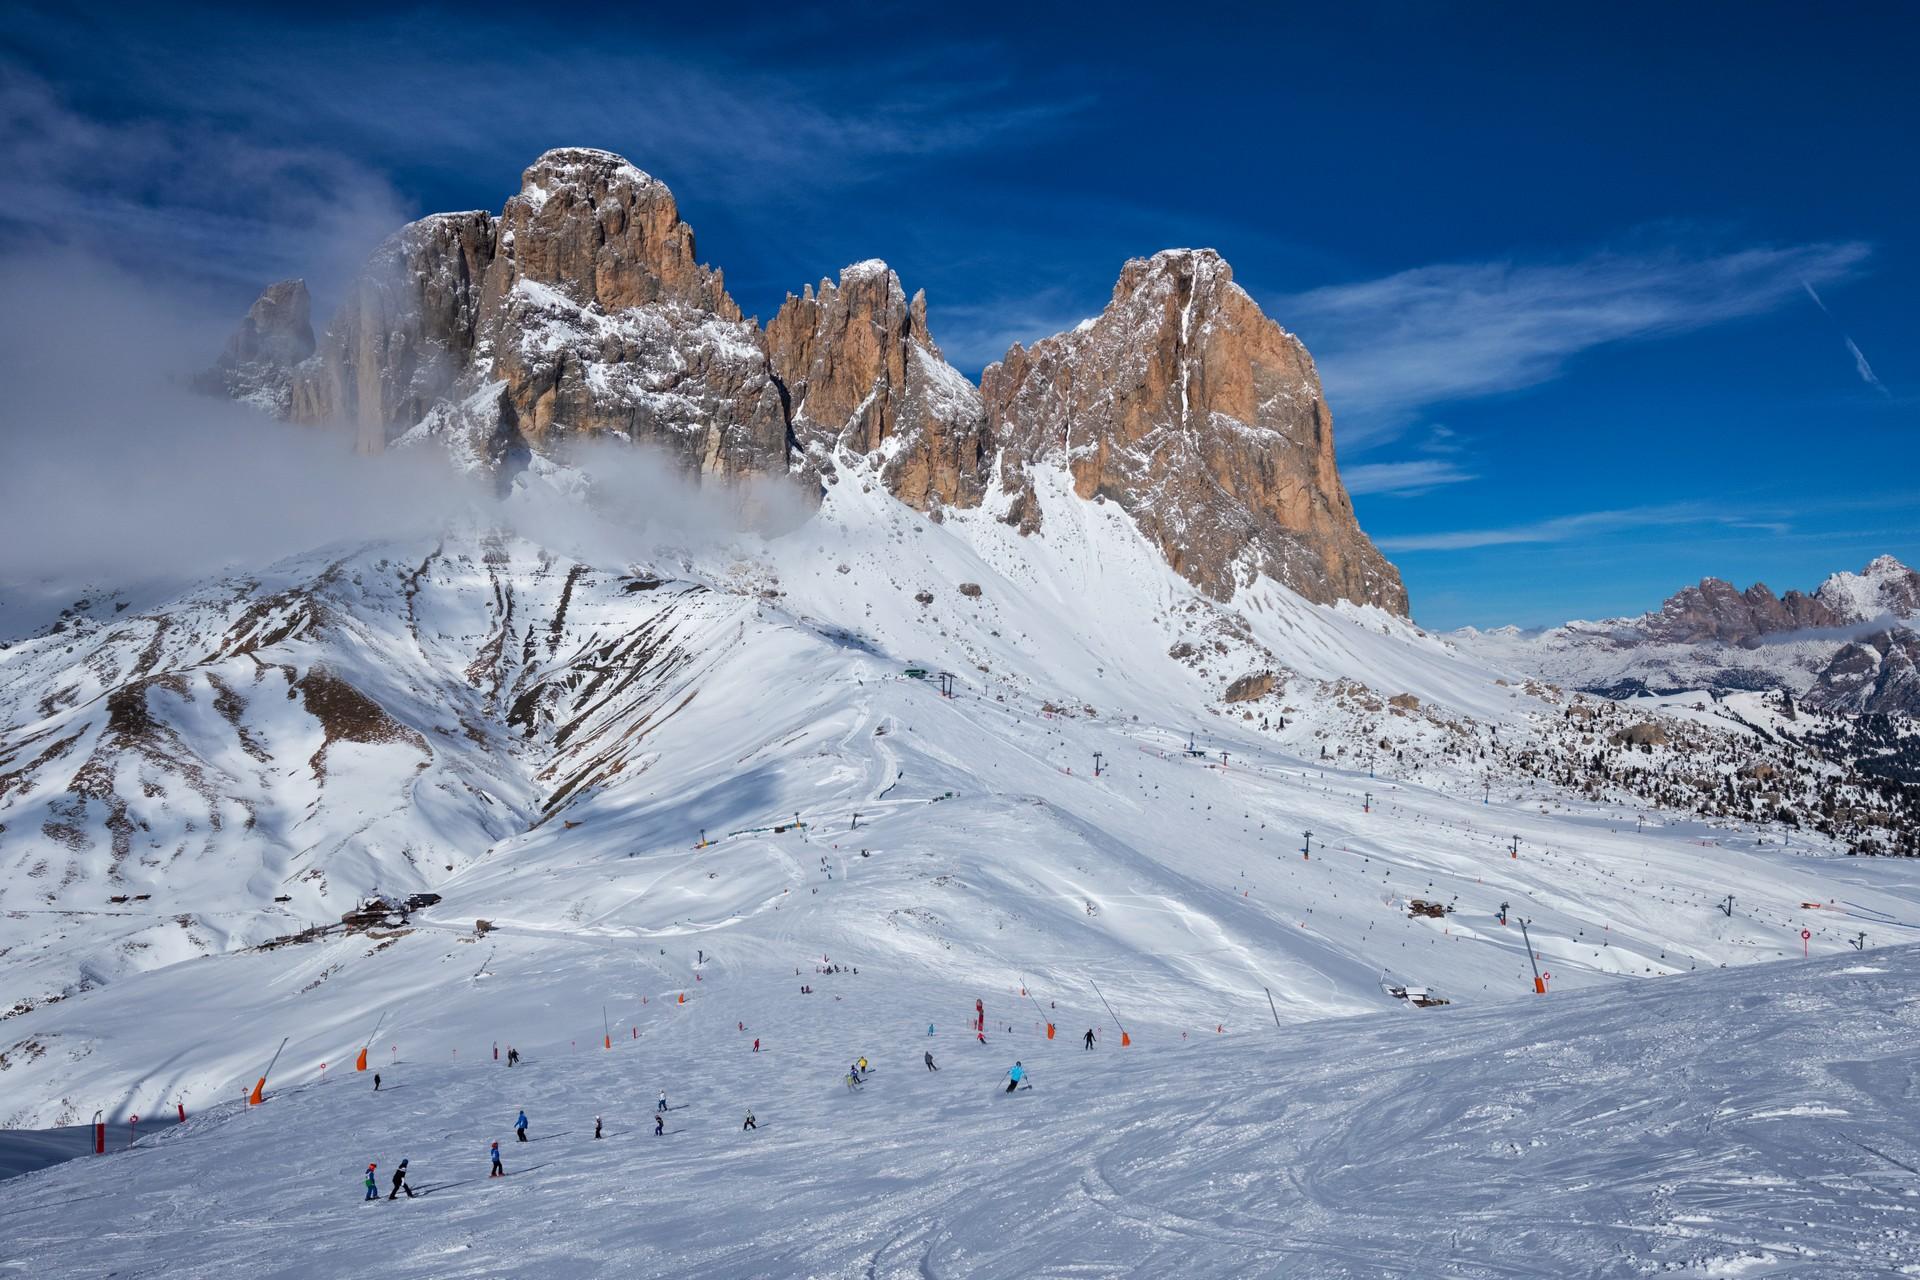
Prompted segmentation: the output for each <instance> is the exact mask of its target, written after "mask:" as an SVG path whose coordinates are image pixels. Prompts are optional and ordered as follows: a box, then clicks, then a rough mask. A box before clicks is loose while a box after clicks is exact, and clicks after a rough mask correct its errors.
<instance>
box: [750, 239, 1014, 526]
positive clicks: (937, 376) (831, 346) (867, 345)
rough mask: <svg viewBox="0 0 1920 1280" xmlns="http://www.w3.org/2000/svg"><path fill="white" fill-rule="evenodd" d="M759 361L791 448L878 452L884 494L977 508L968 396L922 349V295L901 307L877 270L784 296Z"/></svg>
mask: <svg viewBox="0 0 1920 1280" xmlns="http://www.w3.org/2000/svg"><path fill="white" fill-rule="evenodd" d="M767 350H768V354H769V356H770V357H771V359H772V362H773V368H774V372H775V373H776V374H777V375H778V376H779V378H780V381H781V382H782V383H783V384H784V385H785V386H786V388H787V394H788V399H789V403H790V407H791V413H792V419H793V433H794V436H795V437H796V438H797V439H798V440H799V442H800V443H801V445H802V446H804V447H808V448H811V449H816V450H823V451H826V452H829V453H830V452H832V451H833V450H836V449H838V450H845V451H848V452H851V453H855V454H873V453H876V452H881V453H884V454H885V455H886V460H885V462H884V463H883V464H882V468H881V478H882V479H883V480H884V481H885V482H886V485H887V489H888V490H889V492H891V493H893V494H894V496H896V497H898V498H900V499H901V500H902V501H903V502H906V503H907V504H908V505H909V506H912V507H915V508H917V509H919V510H922V511H925V510H928V509H930V508H937V506H938V504H941V503H945V504H948V505H951V506H961V507H971V506H977V505H979V502H980V499H981V495H982V493H983V491H984V483H985V477H984V473H983V467H984V465H985V463H986V460H987V455H986V450H985V448H984V442H985V436H986V425H987V422H986V410H985V408H984V407H983V405H982V404H981V401H980V393H979V391H978V390H977V389H976V388H975V387H974V385H973V384H972V383H970V382H968V381H967V380H966V378H964V377H963V376H961V374H960V373H959V372H958V371H957V370H955V369H954V368H953V367H952V366H951V365H949V364H947V362H946V361H945V360H944V359H943V358H942V357H941V355H940V348H939V347H938V346H936V345H934V341H933V336H932V335H931V334H930V333H928V331H927V299H926V295H925V294H924V293H916V294H914V295H913V300H912V301H911V302H909V301H908V300H907V296H906V293H905V291H904V290H903V289H902V288H901V287H900V278H899V277H898V276H897V275H895V274H894V273H893V272H892V271H891V270H890V269H889V268H888V267H887V265H886V264H885V263H884V262H877V261H869V262H860V263H855V264H854V265H853V266H850V267H847V268H845V269H844V270H842V271H841V272H840V280H839V283H837V284H836V283H834V282H832V281H829V280H822V281H821V282H820V285H819V288H818V289H815V288H813V287H812V286H808V287H807V288H806V289H805V290H803V291H802V292H801V294H800V295H799V296H798V297H795V296H794V295H792V294H788V295H787V300H786V302H785V303H783V304H782V305H781V307H780V311H779V313H778V314H776V315H775V316H774V318H773V320H772V322H771V323H770V324H768V325H767Z"/></svg>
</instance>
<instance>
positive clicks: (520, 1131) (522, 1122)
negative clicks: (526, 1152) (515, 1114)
mask: <svg viewBox="0 0 1920 1280" xmlns="http://www.w3.org/2000/svg"><path fill="white" fill-rule="evenodd" d="M513 1131H514V1133H515V1134H517V1135H518V1136H519V1138H520V1141H522V1142H525V1141H526V1140H527V1113H526V1112H525V1111H524V1110H522V1111H521V1112H520V1116H519V1118H518V1119H516V1120H515V1121H514V1122H513Z"/></svg>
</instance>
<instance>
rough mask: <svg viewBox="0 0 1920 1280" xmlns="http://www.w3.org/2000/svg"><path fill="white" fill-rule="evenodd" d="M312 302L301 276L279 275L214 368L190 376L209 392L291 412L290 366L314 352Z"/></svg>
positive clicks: (269, 410) (265, 409) (282, 412)
mask: <svg viewBox="0 0 1920 1280" xmlns="http://www.w3.org/2000/svg"><path fill="white" fill-rule="evenodd" d="M311 310H312V302H311V300H310V299H309V298H308V296H307V282H306V281H304V280H282V281H280V282H279V283H278V284H271V285H268V286H267V288H266V291H265V292H264V293H262V294H261V295H260V297H259V298H258V299H257V300H255V302H254V304H253V306H252V307H250V308H248V310H247V314H246V318H245V319H243V320H242V321H241V322H240V325H239V327H238V328H236V329H235V330H234V331H233V336H232V337H231V338H229V339H227V347H226V350H225V351H223V352H221V353H220V359H219V360H218V361H216V362H215V364H214V366H213V368H211V369H209V370H207V371H206V372H204V373H202V374H200V375H199V376H198V377H196V378H195V379H194V385H195V387H197V388H198V389H199V390H200V391H202V392H204V393H206V394H208V395H216V396H226V397H228V398H230V399H233V400H239V401H241V402H242V403H245V404H251V405H253V406H254V407H255V408H257V409H260V410H262V411H263V412H266V413H271V414H273V415H274V416H276V417H281V418H284V417H286V416H288V414H289V413H291V411H292V406H293V381H294V373H293V371H294V369H295V368H296V367H297V366H298V365H299V364H300V363H301V362H302V361H303V360H305V359H306V358H307V357H308V356H311V355H312V354H313V351H314V342H313V324H312V320H311V318H310V312H311Z"/></svg>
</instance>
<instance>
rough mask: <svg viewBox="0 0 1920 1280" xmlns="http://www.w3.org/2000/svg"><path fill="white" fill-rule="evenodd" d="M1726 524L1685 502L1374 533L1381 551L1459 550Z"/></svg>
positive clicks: (1720, 517) (1718, 515) (1724, 519)
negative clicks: (1494, 524)
mask: <svg viewBox="0 0 1920 1280" xmlns="http://www.w3.org/2000/svg"><path fill="white" fill-rule="evenodd" d="M1710 523H1711V524H1731V523H1734V521H1733V520H1731V519H1729V518H1728V517H1726V516H1725V515H1723V514H1721V513H1718V512H1714V511H1710V510H1707V509H1704V508H1702V507H1699V506H1695V505H1692V504H1687V503H1678V504H1671V505H1667V506H1656V507H1628V508H1624V509H1620V510H1614V511H1583V512H1580V513H1578V514H1576V515H1567V516H1555V517H1554V518H1552V519H1550V520H1537V521H1533V522H1531V523H1527V524H1517V525H1509V526H1507V527H1505V528H1499V529H1458V530H1451V531H1448V532H1443V533H1414V534H1402V535H1400V536H1398V537H1386V538H1376V539H1374V541H1375V542H1376V543H1378V544H1379V546H1380V549H1381V550H1382V551H1464V550H1468V549H1471V548H1474V547H1502V546H1512V545H1514V544H1516V543H1527V542H1568V541H1571V540H1573V539H1575V538H1587V537H1593V536H1595V535H1598V534H1605V533H1617V532H1620V531H1622V530H1632V529H1649V528H1657V527H1667V526H1672V525H1687V524H1710Z"/></svg>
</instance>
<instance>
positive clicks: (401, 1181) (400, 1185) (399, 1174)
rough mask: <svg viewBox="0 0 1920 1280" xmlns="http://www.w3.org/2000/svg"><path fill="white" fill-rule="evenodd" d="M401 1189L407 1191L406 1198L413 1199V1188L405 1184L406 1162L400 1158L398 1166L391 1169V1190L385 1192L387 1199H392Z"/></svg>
mask: <svg viewBox="0 0 1920 1280" xmlns="http://www.w3.org/2000/svg"><path fill="white" fill-rule="evenodd" d="M402 1191H404V1192H406V1193H407V1199H409V1200H411V1199H413V1188H412V1187H410V1186H408V1185H407V1162H406V1161H405V1160H402V1161H401V1162H400V1167H399V1168H398V1169H395V1170H394V1171H393V1190H391V1191H389V1192H388V1193H387V1199H389V1200H391V1199H393V1198H394V1197H395V1196H397V1195H399V1194H400V1193H401V1192H402Z"/></svg>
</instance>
